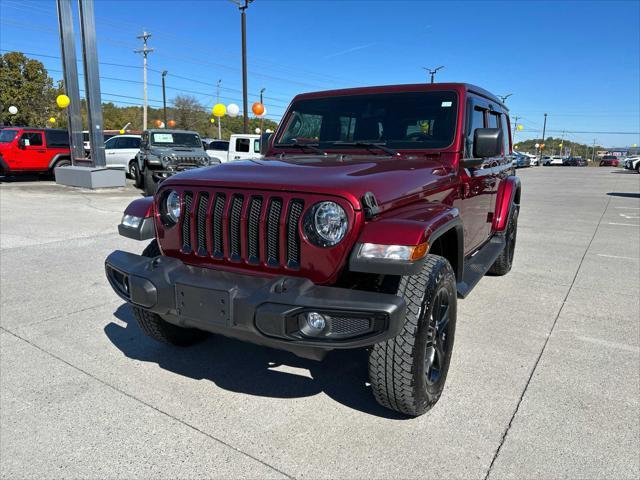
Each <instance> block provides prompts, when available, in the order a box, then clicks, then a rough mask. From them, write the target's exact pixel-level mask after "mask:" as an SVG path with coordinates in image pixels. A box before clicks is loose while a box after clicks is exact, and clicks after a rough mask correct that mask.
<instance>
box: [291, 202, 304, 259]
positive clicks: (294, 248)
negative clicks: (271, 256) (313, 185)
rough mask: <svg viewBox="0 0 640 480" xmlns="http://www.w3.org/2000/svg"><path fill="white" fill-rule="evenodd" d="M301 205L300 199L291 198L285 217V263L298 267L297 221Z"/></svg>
mask: <svg viewBox="0 0 640 480" xmlns="http://www.w3.org/2000/svg"><path fill="white" fill-rule="evenodd" d="M303 207H304V202H303V201H302V200H292V201H291V204H290V205H289V215H288V217H287V265H288V266H289V267H291V268H299V267H300V234H299V233H298V223H299V222H300V216H301V215H302V209H303Z"/></svg>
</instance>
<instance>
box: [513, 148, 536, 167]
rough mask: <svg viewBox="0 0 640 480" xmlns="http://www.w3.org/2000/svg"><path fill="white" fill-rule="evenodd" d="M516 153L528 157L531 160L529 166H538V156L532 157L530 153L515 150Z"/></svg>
mask: <svg viewBox="0 0 640 480" xmlns="http://www.w3.org/2000/svg"><path fill="white" fill-rule="evenodd" d="M514 153H516V154H518V155H523V156H525V157H527V158H528V159H529V165H528V166H530V167H533V166H536V165H538V156H537V155H532V154H530V153H525V152H517V151H515V150H514Z"/></svg>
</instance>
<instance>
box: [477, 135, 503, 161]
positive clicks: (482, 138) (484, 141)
mask: <svg viewBox="0 0 640 480" xmlns="http://www.w3.org/2000/svg"><path fill="white" fill-rule="evenodd" d="M502 145H503V137H502V129H500V128H476V129H475V131H474V132H473V156H474V157H475V158H490V157H497V156H498V155H500V154H501V153H502Z"/></svg>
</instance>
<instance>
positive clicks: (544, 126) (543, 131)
mask: <svg viewBox="0 0 640 480" xmlns="http://www.w3.org/2000/svg"><path fill="white" fill-rule="evenodd" d="M545 133H547V114H546V113H545V114H544V124H543V125H542V143H541V144H540V145H541V146H540V163H539V165H542V145H544V135H545Z"/></svg>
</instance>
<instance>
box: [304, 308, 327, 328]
mask: <svg viewBox="0 0 640 480" xmlns="http://www.w3.org/2000/svg"><path fill="white" fill-rule="evenodd" d="M305 317H306V319H307V325H309V326H310V327H311V328H313V329H314V330H318V331H320V330H324V327H325V326H326V325H327V321H326V320H325V319H324V317H323V316H322V315H321V314H320V313H318V312H308V313H306V314H305Z"/></svg>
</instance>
